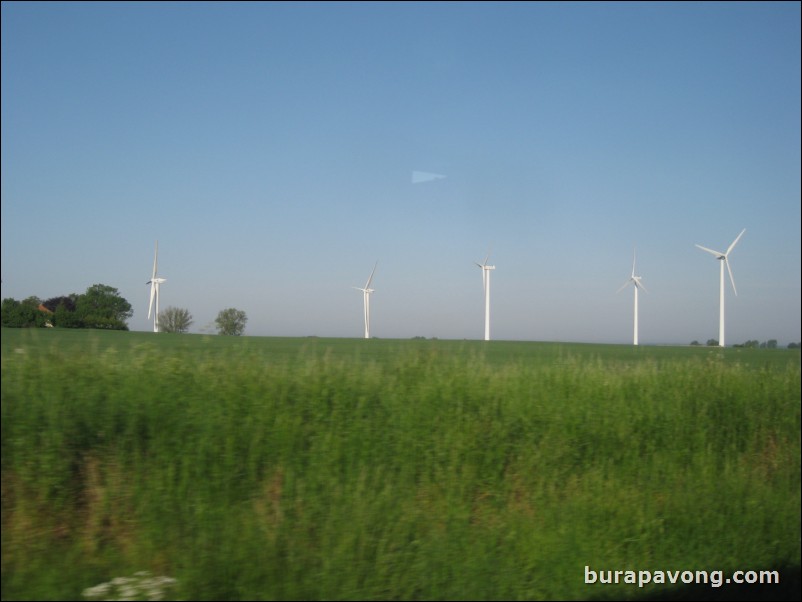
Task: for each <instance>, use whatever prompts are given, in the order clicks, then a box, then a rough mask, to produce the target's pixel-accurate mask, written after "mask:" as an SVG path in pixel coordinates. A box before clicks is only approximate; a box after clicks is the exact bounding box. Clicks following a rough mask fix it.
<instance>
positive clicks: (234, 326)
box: [215, 307, 248, 336]
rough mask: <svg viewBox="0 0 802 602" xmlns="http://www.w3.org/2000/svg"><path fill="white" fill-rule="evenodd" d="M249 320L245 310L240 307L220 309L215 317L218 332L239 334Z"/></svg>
mask: <svg viewBox="0 0 802 602" xmlns="http://www.w3.org/2000/svg"><path fill="white" fill-rule="evenodd" d="M247 321H248V316H246V315H245V312H244V311H241V310H239V309H234V308H233V307H232V308H229V309H223V310H220V313H219V314H217V318H216V319H215V324H217V333H218V334H227V335H233V336H239V335H241V334H242V333H243V331H244V330H245V323H246V322H247Z"/></svg>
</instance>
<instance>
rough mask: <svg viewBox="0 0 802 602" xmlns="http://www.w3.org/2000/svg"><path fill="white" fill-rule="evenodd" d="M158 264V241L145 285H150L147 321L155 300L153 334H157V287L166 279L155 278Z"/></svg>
mask: <svg viewBox="0 0 802 602" xmlns="http://www.w3.org/2000/svg"><path fill="white" fill-rule="evenodd" d="M158 264H159V241H158V240H157V241H156V254H155V255H154V256H153V275H152V276H151V277H150V280H148V281H147V282H146V283H145V284H149V285H150V304H149V305H148V320H150V314H151V312H152V310H153V300H154V299H155V300H156V313H155V314H154V315H153V332H159V285H160V284H162V283H163V282H166V278H157V277H156V270H157V268H158Z"/></svg>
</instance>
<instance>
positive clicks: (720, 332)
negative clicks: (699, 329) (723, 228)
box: [696, 228, 746, 347]
mask: <svg viewBox="0 0 802 602" xmlns="http://www.w3.org/2000/svg"><path fill="white" fill-rule="evenodd" d="M744 232H746V228H744V229H743V230H741V233H740V234H739V235H738V236H737V237H735V240H733V241H732V244H731V245H730V246H729V247H727V250H726V251H725V252H724V253H722V252H721V251H714V250H713V249H708V248H707V247H703V246H702V245H696V246H697V247H699V248H700V249H702V251H707V252H708V253H710V254H712V255H714V256H715V258H716V259H718V260H719V261H720V262H721V281H720V283H719V310H718V311H719V313H718V344H719V347H724V265H725V264H726V265H727V271H728V272H729V273H730V282H731V283H732V292H733V293H735V296H736V297H737V296H738V291H737V290H735V280H734V279H733V277H732V268H731V267H730V261H729V259H728V257H729V255H730V252H731V251H732V248H733V247H734V246H735V245H736V244H737V243H738V241H739V240H741V237H742V236H743V235H744Z"/></svg>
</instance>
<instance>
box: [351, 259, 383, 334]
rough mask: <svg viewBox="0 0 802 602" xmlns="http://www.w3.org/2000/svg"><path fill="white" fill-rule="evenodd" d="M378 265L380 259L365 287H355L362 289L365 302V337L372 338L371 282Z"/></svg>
mask: <svg viewBox="0 0 802 602" xmlns="http://www.w3.org/2000/svg"><path fill="white" fill-rule="evenodd" d="M377 265H379V262H378V261H377V262H376V263H375V264H374V265H373V271H372V272H371V273H370V278H368V281H367V282H366V283H365V287H364V288H359V287H358V286H355V287H354V288H355V289H356V290H358V291H362V299H363V300H364V302H365V338H366V339H369V338H370V294H371V293H372V292H373V289H372V288H370V283H371V282H373V274H374V273H375V272H376V266H377Z"/></svg>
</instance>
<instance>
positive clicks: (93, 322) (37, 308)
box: [0, 284, 248, 336]
mask: <svg viewBox="0 0 802 602" xmlns="http://www.w3.org/2000/svg"><path fill="white" fill-rule="evenodd" d="M133 315H134V310H133V308H132V307H131V304H130V303H129V302H128V301H127V300H125V299H124V298H123V297H122V296H121V295H120V293H119V291H118V290H117V289H116V288H114V287H112V286H108V285H105V284H93V285H92V286H90V287H89V288H87V289H86V292H85V293H83V294H78V293H71V294H69V295H63V296H60V297H52V298H50V299H46V300H44V301H43V300H42V299H40V298H39V297H35V296H32V297H28V298H27V299H23V300H22V301H18V300H16V299H12V298H7V299H3V302H2V305H0V317H1V318H2V325H3V326H4V327H7V328H51V327H53V328H100V329H104V330H128V320H129V319H130V318H131V316H133ZM247 321H248V316H247V315H246V314H245V312H244V311H242V310H239V309H235V308H228V309H223V310H221V311H220V312H219V313H218V314H217V318H216V319H215V325H216V326H217V332H218V334H222V335H233V336H239V335H241V334H243V332H244V331H245V324H246V322H247ZM191 325H192V314H191V313H190V312H189V310H187V309H183V308H176V307H168V308H167V309H165V310H164V311H162V312H160V313H159V332H173V333H184V332H188V331H189V327H190V326H191Z"/></svg>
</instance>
